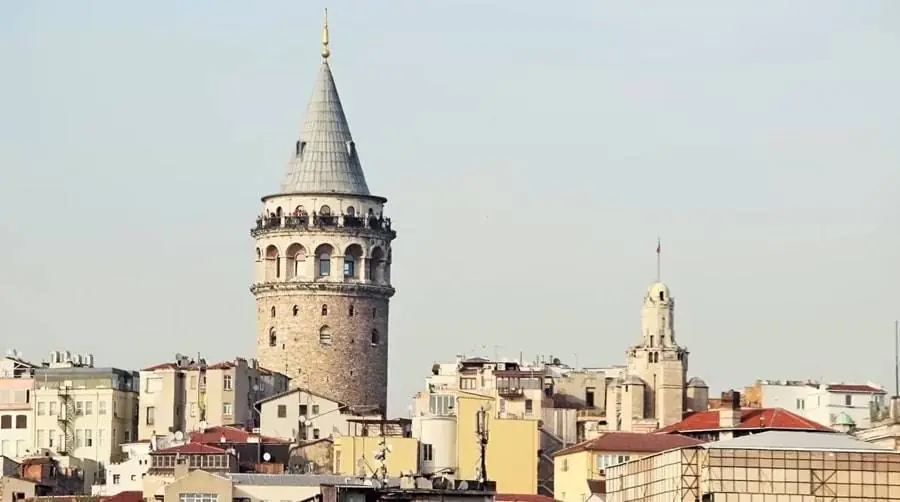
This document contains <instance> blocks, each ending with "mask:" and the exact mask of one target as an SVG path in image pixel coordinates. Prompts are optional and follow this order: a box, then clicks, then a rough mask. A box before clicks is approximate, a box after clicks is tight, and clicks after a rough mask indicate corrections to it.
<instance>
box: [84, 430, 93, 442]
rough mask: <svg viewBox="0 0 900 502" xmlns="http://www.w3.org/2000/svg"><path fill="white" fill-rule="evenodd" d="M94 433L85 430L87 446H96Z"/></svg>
mask: <svg viewBox="0 0 900 502" xmlns="http://www.w3.org/2000/svg"><path fill="white" fill-rule="evenodd" d="M93 436H94V431H92V430H91V429H85V430H84V445H85V446H94V437H93Z"/></svg>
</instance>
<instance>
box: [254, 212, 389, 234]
mask: <svg viewBox="0 0 900 502" xmlns="http://www.w3.org/2000/svg"><path fill="white" fill-rule="evenodd" d="M328 228H358V229H368V230H375V231H382V232H388V233H391V234H393V233H394V231H393V230H391V219H390V218H382V217H380V216H374V215H369V216H366V217H362V216H350V215H340V216H338V215H332V214H329V215H321V214H320V215H316V213H313V214H312V215H311V216H310V215H309V214H296V215H290V216H277V215H274V214H272V215H260V216H259V217H257V218H256V226H255V227H253V228H252V229H250V232H251V233H253V234H256V233H259V232H265V231H268V230H281V229H292V230H310V229H328Z"/></svg>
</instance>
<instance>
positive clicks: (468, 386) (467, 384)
mask: <svg viewBox="0 0 900 502" xmlns="http://www.w3.org/2000/svg"><path fill="white" fill-rule="evenodd" d="M459 388H460V389H462V390H474V389H475V379H474V378H460V379H459Z"/></svg>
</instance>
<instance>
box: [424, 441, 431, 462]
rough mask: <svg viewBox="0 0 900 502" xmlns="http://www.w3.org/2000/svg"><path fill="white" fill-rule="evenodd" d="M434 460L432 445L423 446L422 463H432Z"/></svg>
mask: <svg viewBox="0 0 900 502" xmlns="http://www.w3.org/2000/svg"><path fill="white" fill-rule="evenodd" d="M432 460H434V447H433V446H432V445H430V444H427V443H423V444H422V461H424V462H431V461H432Z"/></svg>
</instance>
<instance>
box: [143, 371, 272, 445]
mask: <svg viewBox="0 0 900 502" xmlns="http://www.w3.org/2000/svg"><path fill="white" fill-rule="evenodd" d="M287 388H288V377H287V376H285V375H282V374H280V373H277V372H274V371H270V370H268V369H266V368H263V367H260V366H259V364H258V363H257V362H256V360H254V359H251V360H249V361H248V360H246V359H243V358H240V357H238V358H235V360H234V361H223V362H219V363H215V364H206V362H205V361H203V360H192V359H189V358H187V357H185V356H183V355H180V354H177V355H176V356H175V361H174V362H171V363H163V364H158V365H156V366H152V367H149V368H145V369H143V370H141V388H140V398H141V408H140V428H139V438H140V439H150V438H151V437H154V436H165V435H166V434H168V433H170V432H176V431H181V432H184V433H187V432H190V431H194V430H198V429H201V428H206V427H215V426H219V425H241V426H245V427H257V426H258V425H259V420H258V417H257V412H256V409H255V408H254V406H253V405H254V403H255V402H256V401H258V400H260V399H263V398H266V397H268V396H270V395H273V394H276V393H279V392H283V391H284V390H286V389H287Z"/></svg>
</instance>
